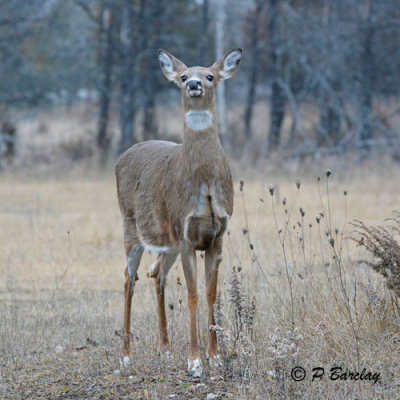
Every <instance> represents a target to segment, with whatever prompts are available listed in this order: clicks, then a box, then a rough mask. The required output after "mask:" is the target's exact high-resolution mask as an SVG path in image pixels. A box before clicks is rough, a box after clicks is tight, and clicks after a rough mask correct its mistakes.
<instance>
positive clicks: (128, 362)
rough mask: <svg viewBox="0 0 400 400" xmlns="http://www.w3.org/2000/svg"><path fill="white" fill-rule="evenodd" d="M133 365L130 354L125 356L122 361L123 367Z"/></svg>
mask: <svg viewBox="0 0 400 400" xmlns="http://www.w3.org/2000/svg"><path fill="white" fill-rule="evenodd" d="M130 365H131V359H130V357H129V356H124V358H123V359H122V361H121V368H128V367H129V366H130Z"/></svg>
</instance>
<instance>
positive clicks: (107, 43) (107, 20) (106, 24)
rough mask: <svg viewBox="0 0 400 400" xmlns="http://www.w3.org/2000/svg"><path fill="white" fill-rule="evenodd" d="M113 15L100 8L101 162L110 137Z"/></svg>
mask: <svg viewBox="0 0 400 400" xmlns="http://www.w3.org/2000/svg"><path fill="white" fill-rule="evenodd" d="M112 38H113V15H112V11H111V9H110V8H109V7H107V6H105V7H104V8H103V10H102V18H101V53H102V61H103V68H102V75H103V76H102V84H101V88H100V100H99V121H98V130H97V145H98V147H99V149H100V151H101V163H102V164H104V163H105V162H106V160H107V152H108V147H109V144H110V138H109V137H108V136H107V126H108V117H109V108H110V98H111V75H112V65H113V39H112Z"/></svg>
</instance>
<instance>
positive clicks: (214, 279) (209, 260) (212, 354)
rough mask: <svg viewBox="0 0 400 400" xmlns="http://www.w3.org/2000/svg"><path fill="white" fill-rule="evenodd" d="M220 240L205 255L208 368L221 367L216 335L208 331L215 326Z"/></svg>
mask: <svg viewBox="0 0 400 400" xmlns="http://www.w3.org/2000/svg"><path fill="white" fill-rule="evenodd" d="M221 250H222V238H217V239H216V240H215V241H214V243H213V245H212V246H211V248H210V249H208V250H207V251H206V254H205V274H206V290H207V302H208V329H209V330H208V347H207V355H208V359H209V362H210V366H219V365H221V361H220V358H219V356H218V342H217V333H216V332H215V330H210V327H211V326H213V325H215V316H214V304H215V302H216V300H217V283H218V267H219V264H220V263H221V261H222V257H221Z"/></svg>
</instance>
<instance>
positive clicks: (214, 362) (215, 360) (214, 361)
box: [207, 354, 224, 368]
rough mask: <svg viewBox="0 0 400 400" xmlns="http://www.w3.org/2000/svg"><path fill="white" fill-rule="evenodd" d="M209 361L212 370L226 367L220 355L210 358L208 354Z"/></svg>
mask: <svg viewBox="0 0 400 400" xmlns="http://www.w3.org/2000/svg"><path fill="white" fill-rule="evenodd" d="M207 359H208V363H209V364H210V367H211V368H218V367H222V366H223V365H224V364H223V362H222V360H221V357H220V356H219V354H215V355H213V356H211V357H209V355H208V354H207Z"/></svg>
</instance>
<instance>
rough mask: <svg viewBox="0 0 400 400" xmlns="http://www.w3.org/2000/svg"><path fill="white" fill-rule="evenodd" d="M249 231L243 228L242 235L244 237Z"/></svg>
mask: <svg viewBox="0 0 400 400" xmlns="http://www.w3.org/2000/svg"><path fill="white" fill-rule="evenodd" d="M248 231H249V230H248V229H247V228H246V227H245V226H244V227H243V228H242V233H243V235H245V234H246V233H247V232H248Z"/></svg>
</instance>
